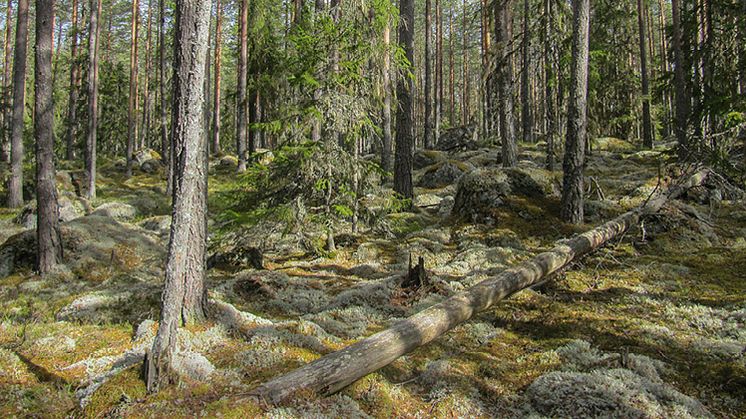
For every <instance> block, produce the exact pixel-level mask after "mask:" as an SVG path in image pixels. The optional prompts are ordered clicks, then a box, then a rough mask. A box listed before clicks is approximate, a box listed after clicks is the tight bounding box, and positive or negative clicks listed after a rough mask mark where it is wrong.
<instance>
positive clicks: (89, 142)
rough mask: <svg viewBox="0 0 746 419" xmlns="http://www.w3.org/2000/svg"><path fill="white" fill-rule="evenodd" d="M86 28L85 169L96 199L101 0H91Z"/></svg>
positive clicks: (88, 192) (89, 186)
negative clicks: (86, 115) (86, 132)
mask: <svg viewBox="0 0 746 419" xmlns="http://www.w3.org/2000/svg"><path fill="white" fill-rule="evenodd" d="M90 8H91V10H90V14H91V16H90V22H89V28H88V136H87V138H86V146H85V167H86V173H87V175H88V191H87V195H88V199H90V200H93V199H95V198H96V141H97V138H96V137H97V135H98V55H99V54H98V50H99V48H98V46H99V32H100V31H99V22H98V21H99V18H100V17H101V0H91V7H90Z"/></svg>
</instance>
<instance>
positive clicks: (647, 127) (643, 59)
mask: <svg viewBox="0 0 746 419" xmlns="http://www.w3.org/2000/svg"><path fill="white" fill-rule="evenodd" d="M637 26H638V29H639V32H640V78H641V81H642V145H643V147H645V148H653V123H652V121H651V119H650V87H649V85H650V82H649V81H648V53H647V49H646V45H645V41H646V36H647V35H646V28H645V8H644V5H643V0H637Z"/></svg>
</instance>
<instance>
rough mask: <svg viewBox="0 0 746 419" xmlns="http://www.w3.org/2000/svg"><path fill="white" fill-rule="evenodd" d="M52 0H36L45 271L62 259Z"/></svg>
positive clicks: (39, 199)
mask: <svg viewBox="0 0 746 419" xmlns="http://www.w3.org/2000/svg"><path fill="white" fill-rule="evenodd" d="M53 25H54V0H36V48H35V51H36V54H35V65H34V115H35V117H34V137H35V139H36V203H37V205H36V217H37V218H36V219H37V221H36V240H37V244H38V253H37V258H36V269H37V270H38V271H39V273H40V274H41V275H44V274H47V273H49V272H50V271H51V270H52V268H54V266H55V265H57V263H58V262H59V261H60V260H61V259H62V242H61V237H60V220H59V209H58V207H57V188H56V186H55V175H54V103H53V101H52V91H53V85H52V78H53V77H52V40H53V38H52V36H53V34H54V31H53Z"/></svg>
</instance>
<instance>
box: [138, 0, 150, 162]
mask: <svg viewBox="0 0 746 419" xmlns="http://www.w3.org/2000/svg"><path fill="white" fill-rule="evenodd" d="M146 34H147V35H146V36H145V80H143V98H142V128H141V129H140V148H143V147H146V148H150V107H151V106H150V105H151V104H150V101H151V98H150V71H151V68H152V60H151V57H150V52H151V51H152V50H153V45H152V41H153V0H148V27H147V32H146Z"/></svg>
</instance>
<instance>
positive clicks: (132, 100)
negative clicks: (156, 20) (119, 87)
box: [125, 0, 140, 177]
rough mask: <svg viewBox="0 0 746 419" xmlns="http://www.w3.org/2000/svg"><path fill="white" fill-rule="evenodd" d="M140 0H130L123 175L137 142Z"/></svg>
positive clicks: (128, 168)
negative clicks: (128, 79) (128, 90)
mask: <svg viewBox="0 0 746 419" xmlns="http://www.w3.org/2000/svg"><path fill="white" fill-rule="evenodd" d="M139 14H140V1H139V0H133V1H132V22H131V24H132V26H131V27H130V96H129V108H128V112H127V151H126V154H127V156H126V157H127V168H126V173H125V176H127V177H130V176H132V157H133V154H134V152H135V143H136V142H137V45H138V43H139V42H138V39H137V32H138V29H139V26H140V23H139V20H140V19H139Z"/></svg>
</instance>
